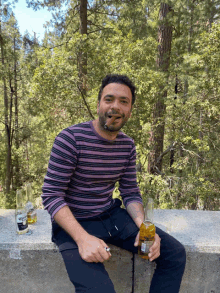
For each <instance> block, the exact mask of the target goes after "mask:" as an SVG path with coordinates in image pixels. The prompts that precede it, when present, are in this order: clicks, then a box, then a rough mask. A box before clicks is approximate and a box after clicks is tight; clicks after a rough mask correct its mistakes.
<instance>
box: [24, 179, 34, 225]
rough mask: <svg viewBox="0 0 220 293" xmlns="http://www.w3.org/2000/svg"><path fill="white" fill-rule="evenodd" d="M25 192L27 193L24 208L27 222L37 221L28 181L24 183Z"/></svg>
mask: <svg viewBox="0 0 220 293" xmlns="http://www.w3.org/2000/svg"><path fill="white" fill-rule="evenodd" d="M26 194H27V203H26V209H27V220H28V224H34V223H36V222H37V211H36V209H35V204H34V198H33V193H32V188H31V184H30V183H28V184H27V185H26Z"/></svg>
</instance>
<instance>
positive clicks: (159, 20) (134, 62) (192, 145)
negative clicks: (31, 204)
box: [0, 0, 220, 210]
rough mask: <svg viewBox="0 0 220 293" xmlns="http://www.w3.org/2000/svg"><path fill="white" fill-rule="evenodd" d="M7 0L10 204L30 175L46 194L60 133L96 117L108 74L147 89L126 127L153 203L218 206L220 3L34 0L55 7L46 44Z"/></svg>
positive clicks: (2, 122)
mask: <svg viewBox="0 0 220 293" xmlns="http://www.w3.org/2000/svg"><path fill="white" fill-rule="evenodd" d="M2 1H3V0H0V51H1V55H0V150H1V152H0V208H15V194H16V190H17V189H20V188H22V187H24V186H25V184H26V183H28V182H30V183H31V184H32V187H33V192H34V196H35V198H36V199H37V198H38V199H39V197H40V195H41V188H42V184H43V179H44V176H45V174H46V170H47V165H48V160H49V155H50V151H51V147H52V144H53V141H54V138H55V136H56V135H57V134H58V133H59V132H60V131H61V130H62V129H63V128H65V127H67V126H69V125H72V124H76V123H80V122H83V121H86V120H91V119H94V118H95V117H96V107H97V95H98V90H99V87H100V84H101V80H102V78H103V77H104V76H105V75H106V74H108V73H119V74H126V75H128V76H129V77H130V78H131V79H132V80H133V81H134V83H135V85H136V86H137V101H136V104H135V106H134V109H133V113H132V117H131V119H130V121H129V122H128V123H127V125H126V126H125V127H124V128H123V131H124V132H125V133H127V134H128V135H129V136H131V137H132V138H133V139H134V141H135V144H136V147H137V174H138V183H139V186H140V189H141V192H142V194H143V198H144V202H146V199H147V198H148V197H149V196H151V197H153V198H154V201H155V206H156V207H157V208H162V209H163V208H166V209H170V208H175V209H203V210H219V207H220V196H219V195H220V180H219V178H220V168H219V163H220V156H219V154H220V137H219V134H220V119H219V118H220V79H219V76H220V66H219V65H220V22H219V18H220V15H219V7H220V1H219V0H203V1H201V0H199V1H196V0H175V1H174V0H170V1H168V0H167V1H159V0H155V1H152V0H130V1H128V0H121V1H119V0H94V1H87V0H81V1H80V0H69V1H68V0H67V1H65V0H44V2H43V0H42V1H41V0H33V1H32V0H27V1H28V4H29V6H30V7H32V8H33V9H38V8H39V7H45V9H49V10H51V11H54V13H53V20H52V21H51V22H50V24H48V25H49V26H50V28H51V31H50V32H49V31H48V32H46V33H45V36H44V38H43V40H42V41H41V42H40V41H38V40H37V38H36V37H31V36H30V35H29V34H28V33H27V34H25V35H23V36H22V35H21V34H20V33H19V29H18V24H17V21H16V19H15V17H14V14H13V8H11V7H12V6H11V3H9V2H7V0H6V1H4V2H2ZM18 1H19V0H18ZM62 5H66V7H68V9H67V12H66V13H63V12H62V11H61V10H60V11H58V12H57V9H59V8H61V7H62ZM117 195H118V191H117V186H116V190H115V196H117Z"/></svg>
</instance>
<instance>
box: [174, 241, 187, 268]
mask: <svg viewBox="0 0 220 293" xmlns="http://www.w3.org/2000/svg"><path fill="white" fill-rule="evenodd" d="M176 266H177V267H178V268H181V269H183V271H184V269H185V266H186V249H185V247H184V246H183V245H182V244H181V243H179V247H178V253H177V255H176Z"/></svg>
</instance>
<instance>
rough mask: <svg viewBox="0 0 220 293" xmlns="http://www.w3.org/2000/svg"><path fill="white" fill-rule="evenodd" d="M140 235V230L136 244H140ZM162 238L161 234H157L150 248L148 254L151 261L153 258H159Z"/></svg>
mask: <svg viewBox="0 0 220 293" xmlns="http://www.w3.org/2000/svg"><path fill="white" fill-rule="evenodd" d="M139 235H140V232H138V234H137V236H136V239H135V242H134V246H138V243H139ZM160 240H161V239H160V237H159V235H158V234H155V237H154V243H153V244H152V246H151V247H150V250H149V251H150V252H149V254H148V256H149V260H150V261H153V260H155V259H156V258H158V257H159V256H160Z"/></svg>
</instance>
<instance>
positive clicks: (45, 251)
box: [0, 210, 220, 293]
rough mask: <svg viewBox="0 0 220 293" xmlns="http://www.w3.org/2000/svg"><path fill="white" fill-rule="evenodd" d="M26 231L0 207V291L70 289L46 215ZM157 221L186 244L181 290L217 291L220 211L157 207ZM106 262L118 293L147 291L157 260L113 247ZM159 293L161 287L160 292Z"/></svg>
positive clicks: (26, 292)
mask: <svg viewBox="0 0 220 293" xmlns="http://www.w3.org/2000/svg"><path fill="white" fill-rule="evenodd" d="M37 213H38V221H37V223H36V224H34V225H30V226H29V227H30V233H27V234H25V235H17V234H16V232H15V217H14V210H0V292H1V293H30V292H31V293H58V292H59V293H71V292H75V291H74V288H73V286H72V284H71V282H70V281H69V279H68V276H67V273H66V269H65V266H64V264H63V261H62V258H61V256H60V254H59V252H58V250H57V247H56V246H55V245H54V244H53V243H52V242H51V239H50V238H51V235H50V228H51V224H50V218H49V215H48V214H47V212H46V211H44V210H38V211H37ZM154 222H155V224H156V226H158V227H160V228H161V229H163V230H164V231H167V232H168V233H170V234H171V235H173V236H174V237H175V238H177V239H178V240H179V241H180V242H181V243H182V244H183V245H184V246H185V248H186V251H187V264H186V270H185V273H184V277H183V281H182V285H181V290H180V293H220V212H209V211H185V210H155V220H154ZM111 249H112V251H111V253H112V257H111V259H110V260H109V261H107V262H106V263H105V266H106V269H107V270H108V272H109V275H110V277H111V278H112V280H113V283H114V285H115V289H116V292H117V293H142V292H148V290H149V285H150V280H151V277H152V275H153V272H154V268H155V265H154V264H153V263H149V262H147V261H145V260H143V259H141V258H140V257H139V256H138V255H135V256H134V269H135V270H134V274H133V255H132V254H131V253H129V252H127V251H125V250H122V249H119V248H117V247H115V246H111ZM158 293H159V292H158Z"/></svg>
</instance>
